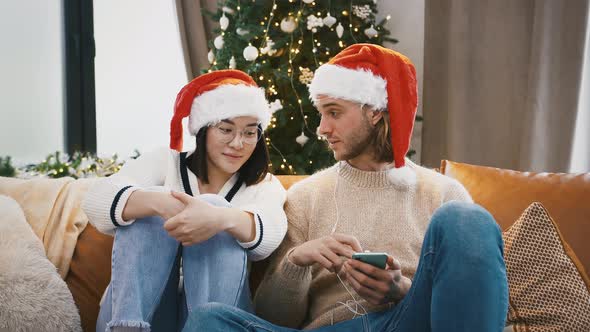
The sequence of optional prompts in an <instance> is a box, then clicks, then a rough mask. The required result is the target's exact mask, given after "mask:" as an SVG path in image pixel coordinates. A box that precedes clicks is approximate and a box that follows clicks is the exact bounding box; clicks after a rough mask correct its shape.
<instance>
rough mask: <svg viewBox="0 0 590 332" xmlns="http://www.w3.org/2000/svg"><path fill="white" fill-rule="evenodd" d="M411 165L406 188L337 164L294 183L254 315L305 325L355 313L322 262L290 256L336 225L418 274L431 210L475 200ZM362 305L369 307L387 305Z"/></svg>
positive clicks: (443, 179) (366, 246)
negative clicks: (298, 261)
mask: <svg viewBox="0 0 590 332" xmlns="http://www.w3.org/2000/svg"><path fill="white" fill-rule="evenodd" d="M406 165H407V166H409V167H410V168H411V169H413V170H414V171H415V173H416V176H417V181H416V182H415V183H414V184H411V185H409V186H403V187H401V186H399V185H397V186H395V185H393V184H392V183H391V182H390V181H389V180H388V178H387V171H383V172H367V171H360V170H358V169H355V168H353V167H351V166H350V165H349V164H348V163H346V162H340V163H339V164H337V165H335V166H333V167H331V168H328V169H326V170H324V171H322V172H319V173H316V174H314V175H313V176H310V177H309V178H307V179H305V180H303V181H301V182H299V183H297V184H295V185H294V186H293V187H291V188H290V190H289V191H288V194H287V203H286V205H285V211H286V213H287V219H288V222H289V228H288V231H287V236H286V237H285V240H284V241H283V243H282V244H281V246H280V247H279V249H278V250H277V251H276V252H275V253H274V254H273V255H272V256H271V266H270V270H269V273H267V275H266V277H265V279H264V280H263V282H262V284H261V285H260V287H259V288H258V289H259V291H258V293H257V294H256V297H255V300H254V302H255V307H256V312H257V314H259V315H260V316H261V317H262V318H264V319H267V320H269V321H271V322H273V323H275V324H278V325H282V326H288V327H295V328H305V329H310V328H316V327H319V326H324V325H329V324H332V323H337V322H339V321H342V320H347V319H351V318H353V316H354V314H353V313H352V312H351V311H349V310H348V309H347V308H346V307H345V306H344V305H342V304H339V303H338V302H344V303H346V302H347V301H348V300H351V296H350V295H349V294H348V293H347V291H346V289H345V288H344V286H343V285H342V284H341V283H340V281H339V280H338V279H337V277H336V275H335V274H334V273H331V272H329V271H327V270H326V269H324V268H322V267H320V266H319V264H315V265H313V266H311V267H300V266H297V265H295V264H293V263H291V262H290V261H289V260H288V259H287V257H286V254H287V252H288V251H289V250H290V249H291V248H293V247H295V246H297V245H299V244H301V243H303V242H306V241H309V240H313V239H317V238H320V237H322V236H326V235H330V233H331V230H332V228H333V227H334V225H336V230H335V232H336V233H343V234H349V235H354V236H355V237H356V238H357V239H358V240H359V241H360V243H361V245H362V247H363V250H370V251H373V252H387V253H388V254H390V255H392V256H394V257H395V258H397V259H398V260H399V261H400V263H401V266H402V271H403V274H404V275H405V276H407V277H409V278H413V276H414V273H415V272H416V268H417V266H418V260H419V255H420V249H421V247H422V241H423V238H424V235H425V233H426V229H427V227H428V224H429V222H430V218H431V217H432V215H433V213H434V211H435V210H436V209H437V208H438V207H440V206H441V205H442V204H443V203H445V202H447V201H450V200H461V201H469V202H471V197H470V196H469V194H468V193H467V191H466V190H465V188H463V186H462V185H461V184H459V182H457V181H455V180H453V179H451V178H448V177H446V176H444V175H441V174H438V173H436V172H434V171H431V170H429V169H426V168H423V167H420V166H417V165H415V164H413V163H411V162H410V161H407V162H406ZM337 215H338V221H336V219H337ZM347 287H349V289H350V290H351V291H353V290H352V288H351V287H350V286H348V285H347ZM353 292H354V291H353ZM355 297H356V298H357V299H359V300H362V298H361V297H360V296H358V295H357V294H355ZM359 302H360V303H361V304H362V305H363V307H364V308H366V309H367V311H369V312H372V311H379V310H382V309H384V307H376V306H372V305H370V304H369V303H367V302H365V301H364V300H362V301H359ZM353 306H354V305H353ZM358 310H359V311H361V310H362V309H360V308H359V309H358Z"/></svg>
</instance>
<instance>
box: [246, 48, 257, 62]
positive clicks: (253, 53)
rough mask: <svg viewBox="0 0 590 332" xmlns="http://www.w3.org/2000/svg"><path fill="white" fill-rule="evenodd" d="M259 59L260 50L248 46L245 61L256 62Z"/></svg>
mask: <svg viewBox="0 0 590 332" xmlns="http://www.w3.org/2000/svg"><path fill="white" fill-rule="evenodd" d="M257 57H258V49H257V48H256V47H254V46H252V45H248V46H247V47H246V48H245V49H244V59H246V60H248V61H254V60H256V58H257Z"/></svg>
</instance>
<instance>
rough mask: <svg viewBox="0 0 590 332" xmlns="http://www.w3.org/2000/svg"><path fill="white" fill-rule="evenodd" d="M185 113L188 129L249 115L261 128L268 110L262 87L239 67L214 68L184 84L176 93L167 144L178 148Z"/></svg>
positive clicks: (178, 149) (172, 147)
mask: <svg viewBox="0 0 590 332" xmlns="http://www.w3.org/2000/svg"><path fill="white" fill-rule="evenodd" d="M187 116H188V117H189V122H188V126H189V132H190V133H191V134H192V135H196V134H197V133H198V132H199V129H201V128H203V127H205V126H208V125H210V124H214V123H218V122H219V121H221V120H224V119H229V118H234V117H238V116H253V117H256V118H257V119H258V122H259V123H260V125H261V127H262V130H264V129H266V127H267V126H268V124H269V123H270V118H271V112H270V108H269V104H268V101H267V100H266V98H265V96H264V90H262V89H261V88H259V87H258V85H257V84H256V82H255V81H254V79H252V77H250V76H249V75H248V74H246V73H244V72H242V71H239V70H233V69H229V70H218V71H214V72H211V73H207V74H203V75H201V76H199V77H197V78H195V79H194V80H192V81H190V82H189V83H188V84H187V85H185V86H184V87H183V88H182V90H180V92H179V93H178V96H177V97H176V103H175V104H174V115H173V116H172V120H171V121H170V148H171V149H174V150H177V151H181V150H182V119H184V118H185V117H187Z"/></svg>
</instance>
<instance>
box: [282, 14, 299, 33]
mask: <svg viewBox="0 0 590 332" xmlns="http://www.w3.org/2000/svg"><path fill="white" fill-rule="evenodd" d="M295 29H297V21H295V18H294V17H292V16H289V17H285V18H284V19H283V20H282V21H281V30H282V31H283V32H286V33H291V32H293V31H295Z"/></svg>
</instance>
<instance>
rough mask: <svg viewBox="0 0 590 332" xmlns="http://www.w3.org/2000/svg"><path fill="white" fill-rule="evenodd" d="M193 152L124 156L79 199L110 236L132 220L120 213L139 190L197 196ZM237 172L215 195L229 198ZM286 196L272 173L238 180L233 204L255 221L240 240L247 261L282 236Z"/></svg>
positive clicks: (271, 248)
mask: <svg viewBox="0 0 590 332" xmlns="http://www.w3.org/2000/svg"><path fill="white" fill-rule="evenodd" d="M191 153H192V152H188V153H178V152H177V151H174V150H170V149H168V148H160V149H157V150H155V151H152V152H150V153H146V154H144V155H141V156H140V157H139V158H138V159H136V160H130V161H128V162H127V163H125V165H124V166H123V168H121V170H120V171H119V172H117V173H116V174H114V175H112V176H110V177H106V178H103V179H101V180H99V181H97V183H96V184H95V185H93V186H92V187H91V188H90V190H89V191H88V193H87V194H86V197H85V199H84V203H83V209H84V212H86V215H87V216H88V218H89V220H90V222H91V223H92V224H93V225H94V227H96V228H97V229H98V230H99V231H101V232H103V233H105V234H110V235H112V234H114V232H115V229H116V228H117V227H123V226H127V225H131V224H132V223H133V222H134V221H135V220H128V221H124V220H123V217H122V213H123V208H124V207H125V205H126V204H127V200H128V199H129V196H130V195H131V193H132V192H134V191H135V190H138V189H147V190H158V191H165V190H175V191H180V192H185V193H187V194H189V195H190V194H192V195H193V196H196V195H198V194H199V186H198V181H197V177H196V176H195V174H194V173H193V172H191V171H190V170H189V169H188V167H187V165H186V162H185V158H186V156H189V155H190V154H191ZM237 177H238V175H237V174H234V176H233V177H231V178H230V179H229V180H228V181H227V183H225V185H224V186H223V187H222V188H221V190H220V192H219V193H218V195H219V196H221V197H226V199H228V198H229V197H228V196H227V195H228V193H230V192H231V191H232V188H233V187H234V185H235V184H236V181H237ZM235 189H237V188H235ZM235 189H234V191H235ZM285 199H286V192H285V189H284V188H283V186H282V185H281V183H280V182H279V180H278V179H277V178H276V177H274V176H272V175H270V174H268V175H267V177H266V178H265V179H264V180H263V181H262V182H260V183H258V184H255V185H251V186H246V184H242V185H241V186H240V187H239V189H238V190H237V192H235V194H234V195H233V197H232V198H231V199H230V203H231V205H232V206H233V207H235V208H238V209H241V210H242V211H247V212H251V213H252V214H254V217H255V220H256V236H255V238H254V240H253V241H250V242H239V241H238V243H239V244H240V245H241V246H242V247H243V248H245V249H247V250H248V257H249V259H250V260H253V261H256V260H261V259H264V258H266V257H268V256H269V255H270V254H271V253H272V252H273V251H274V250H275V249H276V248H277V247H278V246H279V244H280V243H281V241H282V240H283V237H284V236H285V233H286V232H287V219H286V216H285V212H284V210H283V204H284V203H285Z"/></svg>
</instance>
